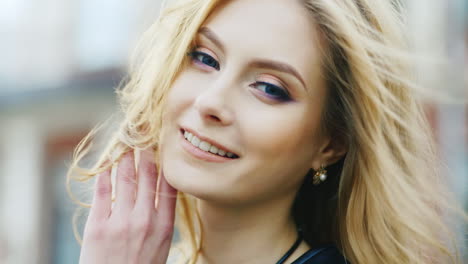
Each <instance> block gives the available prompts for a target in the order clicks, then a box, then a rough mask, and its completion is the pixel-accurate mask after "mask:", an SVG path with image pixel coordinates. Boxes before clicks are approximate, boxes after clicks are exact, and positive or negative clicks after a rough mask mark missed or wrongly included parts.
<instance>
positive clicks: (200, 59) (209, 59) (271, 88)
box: [187, 47, 292, 102]
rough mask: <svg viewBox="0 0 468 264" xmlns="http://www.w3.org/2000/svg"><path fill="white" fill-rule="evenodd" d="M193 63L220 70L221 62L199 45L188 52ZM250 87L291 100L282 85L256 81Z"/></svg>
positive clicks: (278, 97)
mask: <svg viewBox="0 0 468 264" xmlns="http://www.w3.org/2000/svg"><path fill="white" fill-rule="evenodd" d="M187 56H189V57H190V58H191V60H192V62H193V63H195V64H197V65H200V67H210V68H213V69H215V70H217V71H219V70H220V65H219V62H218V61H217V60H216V59H214V58H213V56H211V55H209V54H208V53H206V52H203V51H200V50H199V47H195V48H194V49H192V51H190V52H188V53H187ZM249 86H250V87H252V88H254V89H257V90H259V91H260V92H262V94H263V95H264V96H265V97H266V98H268V99H271V100H275V101H279V102H287V101H291V100H292V99H291V95H290V94H289V92H288V90H287V89H286V88H283V87H281V85H275V84H272V83H269V82H267V81H256V82H255V83H253V84H251V85H249Z"/></svg>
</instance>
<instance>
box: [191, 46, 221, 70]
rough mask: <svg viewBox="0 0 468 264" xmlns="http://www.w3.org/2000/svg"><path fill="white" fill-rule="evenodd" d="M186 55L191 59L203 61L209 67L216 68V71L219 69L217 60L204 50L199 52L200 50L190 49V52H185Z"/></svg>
mask: <svg viewBox="0 0 468 264" xmlns="http://www.w3.org/2000/svg"><path fill="white" fill-rule="evenodd" d="M187 55H188V56H190V57H191V58H192V59H193V60H195V61H197V62H199V63H203V64H205V65H207V66H209V67H212V68H214V69H216V70H217V71H219V62H217V61H216V60H215V59H214V58H213V57H211V56H210V55H208V54H206V53H204V52H201V51H197V50H195V51H192V52H189V53H188V54H187Z"/></svg>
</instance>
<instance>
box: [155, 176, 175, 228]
mask: <svg viewBox="0 0 468 264" xmlns="http://www.w3.org/2000/svg"><path fill="white" fill-rule="evenodd" d="M158 181H159V182H158V184H159V186H158V191H157V195H158V196H157V197H158V198H157V201H156V209H157V211H158V213H157V215H158V220H159V221H161V222H162V223H165V224H168V223H169V224H173V223H174V215H175V206H176V200H177V190H176V189H175V188H174V187H172V186H171V185H169V183H168V182H167V181H166V178H165V177H164V173H163V172H162V171H161V176H160V177H159V179H158Z"/></svg>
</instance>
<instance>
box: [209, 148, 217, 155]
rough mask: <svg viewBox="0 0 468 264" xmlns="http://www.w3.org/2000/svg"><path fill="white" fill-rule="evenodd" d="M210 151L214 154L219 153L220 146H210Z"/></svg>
mask: <svg viewBox="0 0 468 264" xmlns="http://www.w3.org/2000/svg"><path fill="white" fill-rule="evenodd" d="M210 152H211V153H213V154H218V148H217V147H215V146H211V147H210Z"/></svg>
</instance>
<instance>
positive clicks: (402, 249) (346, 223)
mask: <svg viewBox="0 0 468 264" xmlns="http://www.w3.org/2000/svg"><path fill="white" fill-rule="evenodd" d="M218 2H220V1H216V0H178V1H172V2H171V3H170V4H169V5H165V6H164V7H163V8H162V12H161V14H160V16H159V18H158V20H157V21H156V22H155V23H154V24H153V25H152V26H151V27H150V28H149V30H148V31H147V32H146V33H145V35H144V36H143V38H142V41H141V43H140V45H139V46H138V49H137V51H138V52H137V53H136V56H135V58H134V59H133V62H134V63H133V64H132V65H131V67H130V70H129V76H128V78H127V79H126V80H125V82H124V84H123V85H122V86H121V87H120V88H119V89H118V90H117V94H118V97H119V102H120V105H121V110H122V112H123V117H122V119H121V120H120V127H119V129H118V130H117V131H116V132H114V133H113V135H112V137H111V138H110V140H109V141H108V142H107V143H106V144H107V145H106V147H105V148H104V149H103V150H102V152H101V153H100V155H99V158H98V159H97V161H96V162H94V165H93V166H90V167H91V168H88V169H85V168H82V167H80V166H79V162H80V161H81V160H82V159H83V158H84V157H85V156H86V155H87V154H88V153H89V150H90V149H91V146H92V143H93V142H94V141H95V140H96V138H95V135H96V133H97V131H98V129H99V128H96V129H94V130H92V131H91V132H90V133H89V134H88V135H87V136H86V137H85V138H84V139H83V140H82V141H81V142H80V144H79V145H78V146H77V148H76V149H75V152H74V156H73V162H72V165H71V166H70V170H69V172H68V174H67V179H68V181H67V182H68V183H70V180H78V181H88V180H90V179H92V178H93V177H94V176H95V175H97V174H99V173H100V172H102V171H104V170H106V169H108V168H109V167H110V166H112V163H106V161H107V160H115V162H118V161H119V160H120V157H121V156H122V154H123V153H125V152H127V151H129V150H131V149H145V148H147V147H152V148H153V149H155V150H156V157H155V159H156V161H158V160H159V153H158V150H159V147H158V143H159V141H160V138H161V135H162V115H163V113H164V109H165V108H164V105H165V101H166V96H167V92H168V91H169V89H170V87H171V85H172V83H173V81H174V79H175V78H176V77H177V75H178V73H179V72H180V70H181V69H182V67H183V66H184V63H185V62H186V60H187V58H186V53H187V51H188V50H189V49H190V48H191V47H192V45H193V39H194V36H195V35H196V33H197V31H198V29H199V27H200V26H201V24H202V23H203V22H204V21H205V19H206V18H207V17H208V15H209V14H210V13H211V12H212V11H213V10H214V8H215V7H216V5H217V4H218ZM301 2H302V3H303V4H304V7H305V8H307V9H308V10H309V11H310V14H311V16H313V18H314V20H315V23H316V26H317V27H318V29H319V32H320V35H321V38H322V39H323V41H324V43H325V45H323V50H322V65H323V67H324V69H325V72H326V75H325V76H324V77H325V79H326V81H327V91H328V95H327V98H326V100H327V102H326V106H325V111H324V114H323V116H322V121H323V127H324V130H325V132H326V133H328V134H330V135H332V136H333V137H334V138H335V139H336V140H337V141H340V142H341V143H342V144H346V145H347V146H348V152H347V154H346V156H345V157H344V158H343V159H342V160H341V161H340V162H338V163H336V164H335V165H333V166H332V168H330V173H331V174H332V176H333V177H331V178H332V179H334V180H330V181H327V183H326V184H327V185H324V186H322V187H320V188H316V187H312V186H311V185H310V183H309V182H308V181H307V180H305V182H304V184H303V186H302V187H301V189H300V190H299V192H298V195H297V198H296V200H295V204H294V210H293V214H294V218H295V220H296V223H297V225H298V226H301V227H302V228H303V229H304V232H305V240H306V241H307V242H308V244H309V245H311V246H313V245H315V244H319V243H321V242H325V241H328V242H330V241H331V242H334V243H335V244H336V245H337V246H338V247H339V248H340V249H341V250H342V252H343V254H344V255H345V256H346V258H347V259H348V260H350V261H351V262H352V263H400V264H401V263H421V264H422V263H442V262H443V263H448V261H450V262H451V263H459V262H460V260H459V258H458V254H457V253H456V250H455V249H456V243H455V237H454V235H453V233H452V232H451V228H450V227H449V223H448V220H451V219H452V218H451V215H452V214H451V212H458V213H459V215H461V216H462V218H463V221H466V215H465V213H464V212H462V211H461V210H459V209H457V207H456V206H454V200H453V199H452V198H451V197H450V195H449V192H448V191H447V190H446V189H445V187H446V186H447V184H446V183H445V182H446V181H447V179H443V178H441V177H440V173H439V165H438V164H439V163H438V160H437V158H436V153H435V151H434V143H433V140H432V138H433V137H432V135H431V133H430V128H429V126H428V122H427V121H426V119H425V115H424V112H423V109H422V107H421V103H420V102H418V100H417V99H416V98H417V97H418V96H417V95H418V94H419V92H420V91H421V89H420V88H418V86H417V85H415V83H414V82H413V81H412V78H411V77H412V66H411V63H410V59H411V56H409V54H408V52H407V48H406V39H405V38H404V36H403V34H402V32H404V30H403V27H404V23H403V21H402V15H401V11H402V10H403V9H402V7H401V5H400V4H399V3H398V2H397V1H390V0H301ZM113 157H114V159H113ZM115 157H117V158H115ZM115 162H114V165H115ZM68 186H70V184H68ZM69 191H70V194H71V195H72V197H74V196H73V194H72V193H71V190H70V188H69ZM178 197H179V198H178V203H177V211H178V214H177V225H178V227H179V230H180V231H181V234H182V236H183V237H184V239H182V240H181V243H183V246H184V248H185V250H187V251H186V252H187V253H188V254H187V258H188V259H189V260H190V262H191V263H195V262H196V259H197V257H198V256H199V254H200V250H201V247H202V245H201V241H202V239H201V236H202V235H203V232H202V230H201V228H200V223H199V217H198V215H197V214H198V213H197V210H196V205H195V203H196V199H194V198H193V197H190V196H189V195H183V194H179V196H178ZM78 202H79V201H78ZM79 204H80V205H82V206H85V207H89V204H85V203H82V202H79ZM447 209H451V210H447ZM452 209H453V210H452ZM76 235H78V232H76ZM185 246H186V247H185Z"/></svg>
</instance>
